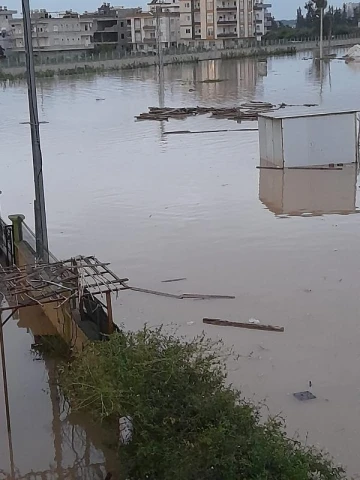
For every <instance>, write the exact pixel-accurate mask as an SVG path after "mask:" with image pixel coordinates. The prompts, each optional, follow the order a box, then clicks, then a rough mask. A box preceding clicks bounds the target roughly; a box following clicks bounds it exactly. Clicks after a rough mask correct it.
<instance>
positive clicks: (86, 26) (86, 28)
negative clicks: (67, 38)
mask: <svg viewBox="0 0 360 480" xmlns="http://www.w3.org/2000/svg"><path fill="white" fill-rule="evenodd" d="M88 30H89V27H88V25H87V24H86V23H85V32H87V31H88Z"/></svg>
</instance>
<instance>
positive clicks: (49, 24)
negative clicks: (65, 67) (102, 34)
mask: <svg viewBox="0 0 360 480" xmlns="http://www.w3.org/2000/svg"><path fill="white" fill-rule="evenodd" d="M31 25H32V37H33V48H34V50H35V51H55V50H57V51H59V50H89V49H93V43H92V37H93V20H92V19H91V18H86V17H85V18H83V17H81V16H80V15H79V14H78V13H76V12H73V11H71V10H69V11H66V12H65V13H64V14H58V13H55V14H54V13H49V12H47V11H46V10H45V9H42V10H33V11H32V12H31ZM10 27H11V49H12V50H13V51H14V52H21V51H24V25H23V19H22V18H13V19H12V21H11V24H10Z"/></svg>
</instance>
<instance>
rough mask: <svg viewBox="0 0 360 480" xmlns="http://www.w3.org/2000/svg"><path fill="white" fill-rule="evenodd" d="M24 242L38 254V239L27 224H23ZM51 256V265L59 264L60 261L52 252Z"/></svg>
mask: <svg viewBox="0 0 360 480" xmlns="http://www.w3.org/2000/svg"><path fill="white" fill-rule="evenodd" d="M22 240H23V242H26V243H27V245H28V246H29V247H30V249H31V250H32V251H33V253H34V254H35V253H36V237H35V233H34V232H33V231H32V230H31V228H30V227H29V226H28V225H27V224H26V223H25V222H22ZM48 254H49V262H50V263H57V262H58V261H59V260H58V259H57V258H56V257H55V255H53V254H52V253H51V252H50V251H48Z"/></svg>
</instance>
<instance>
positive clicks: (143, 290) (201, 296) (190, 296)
mask: <svg viewBox="0 0 360 480" xmlns="http://www.w3.org/2000/svg"><path fill="white" fill-rule="evenodd" d="M127 288H128V289H129V290H133V291H134V292H141V293H148V294H150V295H158V296H161V297H168V298H176V299H177V300H185V299H198V300H210V299H229V298H230V299H232V298H235V297H233V296H230V295H204V294H199V293H182V294H180V295H175V294H174V293H167V292H160V291H158V290H149V289H148V288H140V287H130V286H127Z"/></svg>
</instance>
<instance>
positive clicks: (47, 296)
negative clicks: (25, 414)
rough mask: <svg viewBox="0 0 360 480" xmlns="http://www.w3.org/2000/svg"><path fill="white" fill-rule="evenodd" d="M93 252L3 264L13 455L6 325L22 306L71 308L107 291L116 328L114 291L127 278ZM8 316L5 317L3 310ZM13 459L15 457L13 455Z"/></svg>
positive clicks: (1, 300) (0, 285)
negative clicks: (48, 259)
mask: <svg viewBox="0 0 360 480" xmlns="http://www.w3.org/2000/svg"><path fill="white" fill-rule="evenodd" d="M108 265H109V263H103V262H100V261H99V260H98V259H97V258H96V257H94V256H88V257H85V256H77V257H73V258H70V259H68V260H63V261H56V262H53V263H35V264H27V265H21V266H18V265H11V266H7V267H4V266H1V265H0V354H1V363H2V372H3V383H4V396H5V410H6V418H7V431H8V439H9V450H10V456H11V457H12V438H11V424H10V407H9V395H8V386H7V373H6V358H5V348H4V336H3V328H4V326H5V325H6V323H7V322H8V321H9V320H10V318H11V317H12V316H13V315H14V314H15V313H16V312H17V311H18V310H19V309H22V308H25V307H31V306H36V305H37V306H41V307H42V306H45V305H46V304H49V303H52V304H56V306H55V308H62V307H64V306H66V305H68V307H69V310H70V311H71V310H72V309H73V308H76V307H78V306H79V305H80V304H81V300H82V298H83V296H84V295H85V294H86V295H90V296H92V297H98V296H103V295H105V299H106V304H104V303H102V302H101V304H102V305H103V306H105V307H106V309H107V316H108V325H109V333H112V331H113V325H114V324H113V314H112V303H111V294H112V293H116V294H118V292H119V291H121V290H127V289H129V288H130V287H129V286H128V285H127V283H126V282H128V279H127V278H119V277H118V276H117V275H116V274H115V273H114V272H112V271H111V270H110V269H109V267H108ZM4 312H6V314H7V316H6V318H5V319H4V320H3V319H2V316H3V313H4ZM11 461H12V463H13V459H12V458H11Z"/></svg>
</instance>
